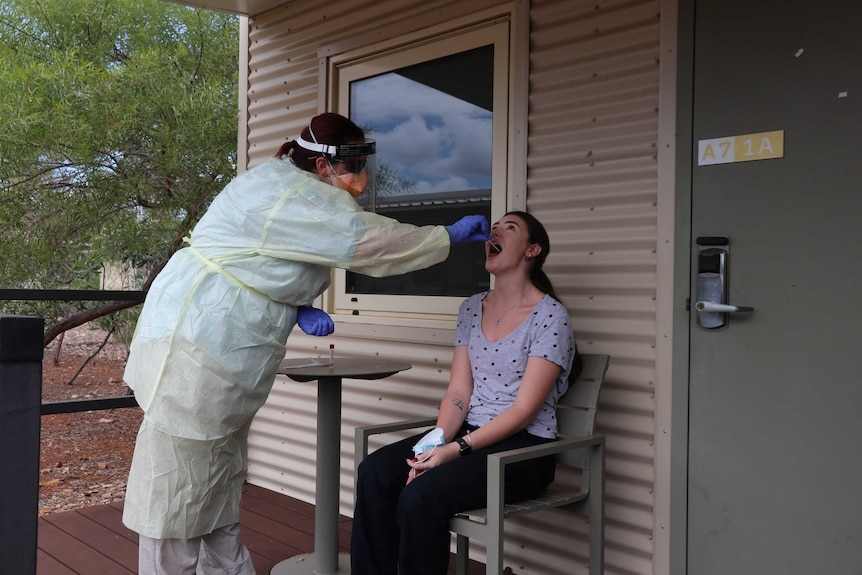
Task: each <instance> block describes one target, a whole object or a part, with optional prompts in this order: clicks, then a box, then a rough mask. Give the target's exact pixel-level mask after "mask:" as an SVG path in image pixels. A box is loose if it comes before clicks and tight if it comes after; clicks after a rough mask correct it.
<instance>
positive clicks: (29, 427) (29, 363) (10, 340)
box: [0, 289, 146, 575]
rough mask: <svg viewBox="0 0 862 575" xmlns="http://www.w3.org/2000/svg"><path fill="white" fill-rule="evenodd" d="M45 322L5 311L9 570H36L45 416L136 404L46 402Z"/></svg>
mask: <svg viewBox="0 0 862 575" xmlns="http://www.w3.org/2000/svg"><path fill="white" fill-rule="evenodd" d="M145 296H146V292H140V291H101V290H11V289H0V300H7V301H10V300H30V301H34V300H42V301H45V300H54V301H125V302H138V303H140V302H143V301H144V297H145ZM44 333H45V321H44V320H43V319H42V318H36V317H25V316H15V315H0V462H2V463H0V486H2V489H0V557H2V561H3V567H2V571H3V572H4V573H16V574H18V575H31V574H32V575H35V573H36V546H37V539H38V531H37V530H38V518H39V442H40V436H41V429H42V424H41V416H42V415H48V414H56V413H75V412H80V411H95V410H101V409H113V408H117V407H135V406H137V402H136V401H135V398H134V396H133V395H129V396H125V397H106V398H97V399H84V400H71V401H55V402H50V403H42V397H41V396H42V358H43V350H44V337H45V336H44Z"/></svg>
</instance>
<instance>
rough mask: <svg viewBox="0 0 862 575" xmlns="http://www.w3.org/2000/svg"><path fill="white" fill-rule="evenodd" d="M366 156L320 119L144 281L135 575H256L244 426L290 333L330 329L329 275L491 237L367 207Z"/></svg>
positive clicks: (223, 196)
mask: <svg viewBox="0 0 862 575" xmlns="http://www.w3.org/2000/svg"><path fill="white" fill-rule="evenodd" d="M374 153H375V147H374V142H373V141H372V140H368V139H366V138H365V135H364V134H363V132H362V130H361V129H360V128H359V127H358V126H356V125H355V124H354V123H353V122H351V121H350V120H349V119H347V118H345V117H344V116H340V115H338V114H332V113H326V114H321V115H319V116H316V117H315V118H313V119H312V121H311V123H310V124H309V125H308V127H306V128H305V129H304V130H303V131H302V134H301V136H300V137H299V138H297V139H296V140H293V141H290V142H286V143H285V144H284V145H282V147H281V149H280V150H279V151H278V153H277V154H276V156H275V157H274V158H272V159H270V160H268V161H266V162H265V163H263V164H261V165H259V166H256V167H254V168H252V169H250V170H247V171H246V172H244V173H242V174H240V175H238V176H237V177H236V178H235V179H234V180H233V181H231V182H230V183H229V184H228V185H227V186H226V187H225V188H224V189H223V190H222V191H221V192H220V193H219V194H218V195H217V196H216V198H215V199H214V200H213V201H212V204H211V205H210V207H209V208H208V210H207V212H206V213H205V214H204V215H203V217H202V218H201V219H200V221H199V222H198V223H197V225H196V226H195V228H194V230H193V231H192V233H191V237H190V238H189V239H188V240H187V241H188V243H189V245H188V246H187V247H185V248H184V249H181V250H179V251H177V252H176V253H175V254H174V255H173V256H172V257H171V259H170V261H169V262H168V263H167V265H166V266H165V268H164V269H163V270H162V271H161V273H159V275H158V277H157V278H156V280H155V281H154V282H153V284H152V287H151V289H150V291H149V293H148V294H147V298H146V301H145V302H144V306H143V309H142V311H141V315H140V318H139V320H138V324H137V327H136V329H135V335H134V337H133V339H132V343H131V349H130V354H129V359H128V362H127V365H126V371H125V376H124V377H125V381H126V383H127V384H128V385H129V387H131V388H132V389H133V390H134V392H135V397H136V399H137V401H138V403H139V404H140V406H141V408H142V409H143V411H144V419H143V422H142V423H141V427H140V430H139V432H138V437H137V443H136V445H135V454H134V457H133V460H132V465H131V469H130V471H129V479H128V484H127V489H126V501H125V508H124V511H123V523H124V524H125V525H126V526H127V527H128V528H129V529H132V530H134V531H136V532H137V533H139V534H140V544H139V550H140V551H139V553H140V555H139V573H140V574H141V575H154V574H156V573H158V574H164V573H170V574H171V575H185V574H189V575H194V574H198V575H200V574H202V573H203V574H215V573H231V574H237V575H249V574H253V573H254V568H253V567H252V562H251V559H250V556H249V553H248V550H247V549H246V548H245V546H243V545H242V543H241V542H240V538H239V518H240V494H241V489H242V485H243V482H244V481H245V479H246V471H247V445H248V432H249V427H250V425H251V421H252V418H253V416H254V414H255V413H256V412H257V410H258V409H259V408H260V407H261V405H263V403H264V401H265V400H266V398H267V395H268V394H269V391H270V389H271V387H272V384H273V381H274V379H275V375H276V370H277V368H278V365H279V363H280V362H281V360H282V359H283V358H284V355H285V344H286V343H287V337H288V334H290V331H291V330H292V329H293V326H294V325H295V324H298V325H299V327H300V329H302V330H303V331H304V332H306V333H308V334H311V335H328V334H330V333H332V331H333V329H334V326H333V323H332V320H331V319H330V317H329V316H328V315H327V314H326V313H325V312H323V311H322V310H319V309H316V308H313V307H310V304H311V303H312V301H313V300H314V298H316V297H317V296H318V295H320V294H321V293H322V292H323V291H324V290H325V289H326V288H327V287H328V285H329V278H330V270H331V268H333V267H338V268H344V269H349V270H352V271H354V272H358V273H362V274H367V275H371V276H389V275H395V274H402V273H406V272H410V271H414V270H418V269H423V268H426V267H429V266H432V265H434V264H437V263H439V262H441V261H443V260H445V259H446V258H447V257H448V255H449V248H450V247H451V246H452V245H454V244H459V243H465V242H471V241H484V240H487V239H488V237H489V225H488V222H487V220H486V219H485V218H484V217H483V216H465V217H464V218H462V219H461V220H459V221H457V222H455V223H454V224H452V225H450V226H445V227H444V226H423V227H417V226H414V225H410V224H402V223H399V222H398V221H396V220H393V219H390V218H387V217H384V216H381V215H378V214H374V213H370V212H366V211H364V210H363V209H362V208H361V207H360V206H359V205H358V204H357V203H356V200H355V198H357V197H359V196H361V195H362V194H363V193H364V192H365V190H366V188H367V187H368V185H369V182H372V181H373V174H369V171H370V170H371V169H372V166H373V158H374Z"/></svg>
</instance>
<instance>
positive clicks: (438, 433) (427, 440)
mask: <svg viewBox="0 0 862 575" xmlns="http://www.w3.org/2000/svg"><path fill="white" fill-rule="evenodd" d="M444 443H446V439H445V438H444V437H443V429H442V428H440V427H435V428H434V429H432V430H431V431H429V432H428V433H426V434H425V435H423V436H422V439H420V440H419V441H417V442H416V445H414V446H413V453H414V454H416V455H417V456H418V455H419V454H420V453H425V452H426V451H431V450H432V449H434V448H435V447H437V446H438V445H443V444H444Z"/></svg>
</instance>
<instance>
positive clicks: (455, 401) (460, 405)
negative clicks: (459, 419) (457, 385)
mask: <svg viewBox="0 0 862 575" xmlns="http://www.w3.org/2000/svg"><path fill="white" fill-rule="evenodd" d="M452 403H453V404H454V405H455V407H457V408H458V409H459V410H461V411H464V400H463V399H460V398H458V397H456V398H454V399H452Z"/></svg>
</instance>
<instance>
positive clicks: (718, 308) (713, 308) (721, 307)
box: [694, 301, 754, 313]
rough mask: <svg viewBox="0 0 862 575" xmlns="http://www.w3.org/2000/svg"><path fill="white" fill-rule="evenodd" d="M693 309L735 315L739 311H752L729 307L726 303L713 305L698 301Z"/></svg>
mask: <svg viewBox="0 0 862 575" xmlns="http://www.w3.org/2000/svg"><path fill="white" fill-rule="evenodd" d="M694 309H696V310H697V311H705V312H709V313H737V312H741V311H754V308H753V307H746V306H741V305H730V304H726V303H713V302H711V301H699V302H697V303H696V304H694Z"/></svg>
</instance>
